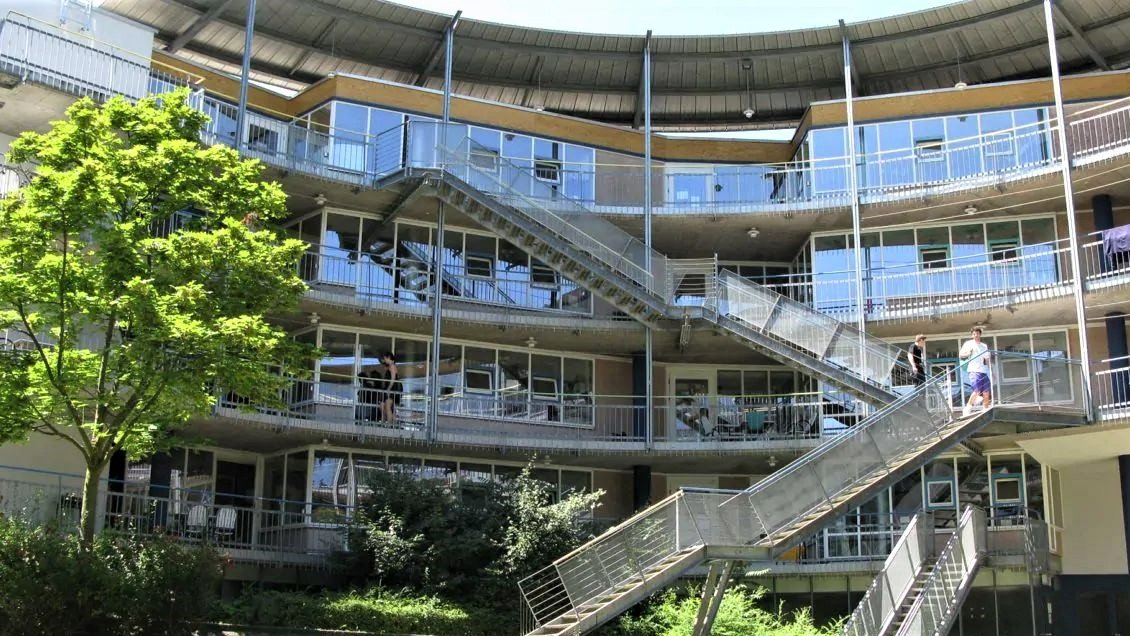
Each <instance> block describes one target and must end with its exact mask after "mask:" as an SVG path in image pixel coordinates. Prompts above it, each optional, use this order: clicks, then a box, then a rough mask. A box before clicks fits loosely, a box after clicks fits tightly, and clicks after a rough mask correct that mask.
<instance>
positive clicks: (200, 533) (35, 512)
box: [0, 468, 352, 567]
mask: <svg viewBox="0 0 1130 636" xmlns="http://www.w3.org/2000/svg"><path fill="white" fill-rule="evenodd" d="M13 470H18V471H19V472H20V473H21V474H26V475H25V478H23V479H10V478H7V477H4V478H0V516H4V517H8V518H13V519H19V520H22V521H25V522H27V523H29V524H33V525H51V524H54V525H57V526H58V527H59V528H61V529H63V530H76V531H77V529H78V526H79V511H80V509H81V508H82V498H83V487H82V477H81V476H77V475H63V474H58V473H47V472H41V471H31V470H26V469H11V468H5V472H11V471H13ZM155 492H156V494H155ZM98 497H99V501H98V505H97V508H96V512H97V515H98V527H99V529H100V531H102V532H117V533H127V534H133V535H137V536H160V537H168V538H173V539H176V540H178V541H184V542H187V543H197V544H201V545H212V546H214V547H216V548H218V549H220V550H222V551H224V552H227V553H228V555H229V556H231V557H233V558H234V559H236V560H253V561H277V562H283V563H291V564H299V565H309V566H319V567H320V566H323V565H326V563H327V561H326V557H328V556H330V555H331V554H334V553H337V552H341V551H343V550H345V549H347V544H346V539H347V535H348V529H349V522H350V519H351V518H352V514H351V513H352V511H351V509H348V508H347V507H345V506H338V505H330V504H324V505H323V504H318V503H307V502H303V501H288V500H281V499H271V498H266V497H251V496H246V495H238V494H232V493H221V492H213V491H211V490H193V489H189V488H169V487H156V486H150V485H149V484H147V483H140V484H134V483H119V482H113V483H111V482H109V481H107V480H102V481H101V482H100V483H99V488H98ZM255 553H259V554H255ZM283 554H285V555H289V556H285V557H284V556H281V555H283ZM272 555H273V556H272Z"/></svg>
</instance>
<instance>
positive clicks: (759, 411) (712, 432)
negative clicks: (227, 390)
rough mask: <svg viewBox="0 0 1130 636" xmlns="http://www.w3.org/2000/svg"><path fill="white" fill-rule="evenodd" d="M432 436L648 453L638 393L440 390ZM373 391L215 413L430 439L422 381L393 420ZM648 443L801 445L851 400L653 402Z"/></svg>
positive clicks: (842, 422)
mask: <svg viewBox="0 0 1130 636" xmlns="http://www.w3.org/2000/svg"><path fill="white" fill-rule="evenodd" d="M444 393H445V394H444V395H443V397H441V398H440V400H439V409H438V416H437V428H436V431H435V433H434V438H433V441H434V442H436V443H442V444H451V445H462V446H478V447H482V446H489V447H510V448H525V449H535V450H545V449H555V450H570V449H576V450H591V451H596V452H629V453H630V452H645V451H647V449H648V447H649V446H648V435H647V432H646V424H645V419H646V417H645V416H646V414H647V411H648V410H649V409H648V407H647V406H646V404H645V403H644V398H643V397H642V396H630V395H627V396H625V395H563V394H546V393H537V392H533V391H529V390H526V389H525V388H524V387H520V386H519V387H513V388H511V389H508V390H500V391H482V392H478V391H476V390H474V389H454V388H452V387H444ZM380 399H381V396H380V395H379V394H377V393H376V392H374V391H372V390H369V389H365V388H361V387H359V386H356V383H353V384H349V383H346V384H338V383H331V382H315V381H295V382H294V383H293V384H292V385H291V387H290V388H288V389H287V390H286V391H285V392H284V394H283V395H282V396H281V400H280V403H279V404H276V405H273V406H270V407H251V406H249V405H248V404H247V403H246V401H244V400H242V399H241V398H239V397H238V396H235V395H224V396H221V399H220V400H219V402H218V403H217V407H216V415H217V416H218V417H222V418H225V419H234V420H239V421H242V422H247V423H254V424H258V425H260V426H264V427H269V428H272V429H275V430H280V429H281V430H293V431H306V432H310V433H315V434H316V435H331V436H337V437H348V438H350V439H358V440H379V439H386V440H417V441H425V440H427V439H428V433H427V430H426V429H427V413H428V410H429V403H430V401H429V399H428V397H427V390H426V386H425V383H424V382H420V383H419V386H415V385H412V384H411V383H409V386H406V389H405V392H404V393H402V394H400V395H399V402H400V405H399V406H398V407H397V409H396V414H395V419H394V421H384V420H383V419H382V418H383V416H382V414H381V409H380V408H378V406H377V402H378V401H379V400H380ZM655 404H656V405H655V406H653V407H651V409H650V410H651V413H652V418H653V421H654V426H655V430H654V432H653V435H652V436H651V441H652V445H651V448H653V449H654V451H660V452H696V451H697V452H748V451H752V450H765V451H773V450H790V449H793V450H799V449H806V448H809V447H813V446H815V445H817V444H818V443H819V441H820V439H821V438H822V437H824V436H827V435H834V434H838V432H840V431H843V430H845V429H846V428H848V427H850V426H852V425H854V424H855V423H856V422H857V421H858V419H859V418H860V417H861V415H860V413H858V412H856V411H855V410H854V406H853V405H851V404H845V403H843V402H840V401H838V400H836V399H833V398H832V397H830V396H826V395H821V394H818V393H801V394H788V395H750V396H737V395H735V396H706V395H695V396H672V397H663V396H659V397H656V398H655Z"/></svg>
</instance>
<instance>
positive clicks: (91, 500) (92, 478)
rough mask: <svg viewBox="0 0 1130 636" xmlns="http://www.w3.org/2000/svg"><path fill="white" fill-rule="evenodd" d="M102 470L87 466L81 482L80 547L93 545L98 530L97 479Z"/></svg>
mask: <svg viewBox="0 0 1130 636" xmlns="http://www.w3.org/2000/svg"><path fill="white" fill-rule="evenodd" d="M101 474H102V468H101V467H100V466H99V467H93V466H87V467H86V474H85V475H84V476H83V480H82V513H81V514H80V515H79V528H80V529H81V531H82V545H83V546H84V547H86V548H89V547H90V546H91V545H93V543H94V535H95V534H96V533H97V530H98V477H99V475H101Z"/></svg>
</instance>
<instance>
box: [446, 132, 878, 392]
mask: <svg viewBox="0 0 1130 636" xmlns="http://www.w3.org/2000/svg"><path fill="white" fill-rule="evenodd" d="M430 125H433V126H435V125H436V124H430ZM436 139H438V140H439V141H438V143H437V144H436V147H437V152H438V153H439V155H438V157H437V161H436V162H435V165H430V166H428V167H429V168H430V169H432V170H434V169H435V168H436V167H438V168H440V170H439V173H438V174H437V175H436V176H437V177H438V178H437V179H436V183H435V189H436V193H437V196H438V197H439V198H440V200H442V201H443V202H444V203H445V204H447V205H450V206H452V207H454V208H456V209H458V210H460V211H461V212H462V213H463V214H465V215H466V216H468V217H470V218H471V219H473V220H475V221H476V222H478V223H479V224H481V225H482V226H484V227H486V228H488V229H490V230H492V231H493V232H495V233H496V234H497V235H498V236H500V237H502V238H505V239H506V240H508V241H510V242H511V243H512V244H514V245H516V246H518V247H519V248H521V249H523V250H526V251H527V252H528V253H529V254H530V255H532V256H534V257H535V258H537V259H539V260H540V261H542V262H544V263H546V264H547V265H548V266H549V267H551V268H553V269H554V270H556V271H558V272H560V273H561V274H562V275H564V276H566V277H568V278H570V279H571V280H573V281H575V282H577V283H578V284H579V285H582V286H584V287H586V288H588V289H590V290H591V291H592V292H594V293H596V294H599V295H601V296H602V297H604V298H605V299H607V300H608V301H609V302H611V303H612V304H613V305H614V306H616V307H617V308H618V309H620V310H621V311H623V312H624V313H625V314H627V315H629V316H631V317H633V318H635V319H637V320H639V321H641V322H643V323H645V324H654V323H656V322H659V321H661V320H664V319H667V318H681V317H682V316H683V312H684V311H685V308H684V307H680V306H677V305H675V297H676V291H677V290H678V289H679V286H680V282H681V279H680V276H679V273H680V271H681V267H680V263H681V262H680V261H677V260H671V259H668V258H667V257H665V256H664V255H662V254H660V253H658V252H656V251H655V250H653V249H651V248H649V247H647V246H646V245H645V244H644V243H643V242H641V241H640V240H639V239H637V238H635V237H634V236H632V235H631V234H629V233H627V232H625V231H624V230H622V229H620V228H619V227H617V226H616V225H615V224H613V223H611V222H609V221H607V220H606V219H604V218H602V217H601V216H600V215H598V214H596V213H594V212H592V211H591V210H589V209H587V208H585V207H584V206H582V205H581V204H579V203H577V202H576V201H574V200H572V199H570V198H568V197H566V196H563V195H561V194H560V193H559V192H558V191H557V190H556V189H555V186H554V185H552V184H551V183H549V182H547V181H545V180H542V179H539V178H538V172H537V170H538V169H537V168H533V167H529V166H520V165H517V164H514V163H512V162H510V161H508V160H506V159H504V158H501V157H498V156H497V154H496V153H492V151H490V150H489V149H486V148H482V147H479V146H477V145H476V144H474V142H472V141H471V140H470V139H469V138H468V137H467V136H466V133H465V132H464V131H463V130H462V129H460V128H455V127H448V128H443V127H440V128H439V129H438V131H437V133H436ZM484 158H485V159H484ZM486 159H489V161H488V160H486ZM472 184H474V185H472ZM695 263H696V264H698V263H700V261H695ZM696 272H697V273H696V275H698V276H704V277H706V278H707V280H706V281H705V282H704V287H705V289H706V291H707V293H706V296H705V304H704V307H703V317H704V318H705V319H706V320H707V321H709V322H710V323H711V324H713V325H714V327H715V328H716V329H718V330H719V331H720V332H722V333H724V334H726V335H728V336H730V337H731V338H733V339H735V340H737V341H739V342H741V343H742V344H744V345H746V346H749V347H752V348H754V349H755V350H758V351H760V352H762V353H764V354H766V355H768V356H770V357H772V358H774V359H777V360H779V361H781V362H782V363H784V364H786V365H788V366H791V367H793V368H799V369H803V370H804V371H806V372H807V373H809V374H811V375H813V376H816V377H817V378H819V379H820V380H822V381H824V382H827V383H829V384H833V385H835V386H838V387H841V388H842V389H844V390H845V391H847V392H849V393H851V394H853V395H855V396H856V397H858V398H860V399H862V400H864V401H866V402H869V403H871V404H886V403H888V402H890V401H891V400H893V399H894V398H895V395H894V394H893V393H892V392H891V391H890V390H889V389H888V388H886V386H887V385H888V384H889V383H890V377H891V372H892V370H893V369H894V367H895V366H896V365H897V364H898V363H899V356H900V351H899V350H898V349H897V348H895V347H893V346H891V345H889V344H887V343H885V342H883V341H881V340H878V339H874V338H868V337H867V336H866V335H864V334H862V333H860V332H859V331H858V330H856V329H855V328H853V327H851V326H849V325H846V324H844V323H841V322H839V321H837V320H835V319H834V318H830V317H828V316H826V315H824V314H822V313H820V312H818V311H816V310H814V309H812V308H809V307H807V306H805V305H803V304H801V303H798V302H796V301H793V300H790V299H789V298H786V297H784V296H782V295H780V294H778V293H776V292H774V291H772V290H770V289H768V288H766V287H763V286H761V285H757V284H755V283H752V282H750V281H748V280H745V279H743V278H741V277H740V276H738V275H736V274H733V273H731V272H718V271H717V268H716V267H714V266H712V267H711V268H710V271H709V272H703V271H702V270H701V265H697V269H696Z"/></svg>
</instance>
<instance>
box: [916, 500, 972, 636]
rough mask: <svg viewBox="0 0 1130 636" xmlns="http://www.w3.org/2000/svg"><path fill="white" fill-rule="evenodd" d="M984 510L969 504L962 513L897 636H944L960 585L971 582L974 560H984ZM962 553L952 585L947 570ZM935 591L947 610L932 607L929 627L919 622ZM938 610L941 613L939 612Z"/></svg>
mask: <svg viewBox="0 0 1130 636" xmlns="http://www.w3.org/2000/svg"><path fill="white" fill-rule="evenodd" d="M986 528H987V526H986V523H985V511H984V509H982V508H979V507H977V506H974V505H972V504H968V505H966V506H965V509H964V510H963V511H962V513H961V520H960V522H959V523H958V526H957V528H955V529H954V532H953V535H952V536H951V537H950V538H949V540H948V541H946V544H945V546H944V547H943V548H942V549H941V551H939V552H938V560H937V562H935V564H934V570H933V571H932V572H930V575H929V576H928V577H926V580H925V581H923V582H922V590H921V592H919V594H918V598H917V599H915V601H914V604H913V605H911V606H910V611H909V612H908V613H907V615H906V620H904V621H903V623H902V625H901V626H900V627H899V631H898V634H897V636H911V635H912V634H913V635H918V634H930V635H933V636H936V635H937V634H944V633H945V628H946V627H947V626H948V625H951V624H952V620H953V613H954V611H955V610H956V609H957V608H956V607H954V603H955V602H956V601H958V600H960V598H961V588H962V586H963V585H968V584H970V583H972V581H966V580H965V579H967V578H968V577H969V576H970V575H971V574H972V573H973V569H974V568H975V566H976V563H975V561H976V560H979V559H981V558H983V557H984V555H985V533H986ZM966 541H972V543H973V545H972V546H969V545H966V544H965V542H966ZM970 547H972V554H969V552H970ZM959 550H960V551H961V555H960V556H961V557H962V558H963V561H962V562H960V563H957V564H956V565H957V566H958V568H959V569H958V570H957V571H958V573H960V575H961V580H959V581H956V582H953V581H949V580H948V579H947V578H944V577H945V574H946V570H947V568H949V567H950V566H951V565H952V564H953V563H954V559H955V556H957V555H958V551H959ZM967 558H972V559H973V562H968V563H967V562H965V560H964V559H967ZM938 588H940V589H938ZM936 589H938V590H937V591H938V592H942V593H944V594H945V596H944V600H945V602H946V607H944V608H935V607H933V605H932V604H931V605H930V607H931V608H932V611H938V613H937V614H933V613H932V614H931V615H930V616H929V617H928V619H933V620H931V622H930V624H929V625H925V624H923V623H922V622H921V621H923V620H927V618H924V617H923V614H922V612H923V608H925V607H927V603H929V602H930V600H931V599H934V600H938V599H939V595H938V593H937V592H935V590H936ZM939 610H940V611H939Z"/></svg>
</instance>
